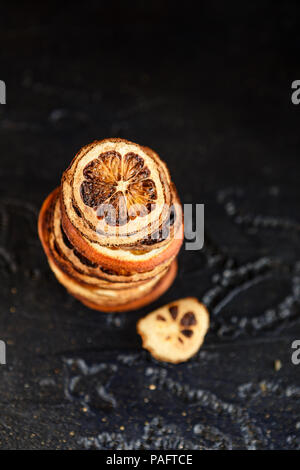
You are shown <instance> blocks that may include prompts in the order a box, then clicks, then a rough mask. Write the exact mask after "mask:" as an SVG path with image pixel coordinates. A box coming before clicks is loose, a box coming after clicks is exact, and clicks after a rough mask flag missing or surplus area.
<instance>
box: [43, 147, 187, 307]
mask: <svg viewBox="0 0 300 470" xmlns="http://www.w3.org/2000/svg"><path fill="white" fill-rule="evenodd" d="M38 229H39V236H40V239H41V242H42V245H43V247H44V250H45V253H46V255H47V258H48V261H49V264H50V267H51V269H52V270H53V272H54V274H55V275H56V277H57V279H58V280H59V281H60V282H61V283H62V284H63V285H64V286H65V287H66V288H67V290H68V291H69V292H70V293H71V294H72V295H74V296H75V297H76V298H78V299H79V300H81V301H82V302H83V303H84V304H86V305H87V306H89V307H91V308H94V309H97V310H102V311H126V310H133V309H137V308H139V307H142V306H143V305H146V304H148V303H150V302H152V301H154V300H155V299H157V298H158V297H159V296H160V295H161V294H162V293H163V292H165V291H166V290H167V289H168V288H169V287H170V285H171V284H172V282H173V280H174V278H175V276H176V272H177V262H176V256H177V254H178V251H179V249H180V247H181V244H182V241H183V217H182V208H181V204H180V201H179V198H178V195H177V192H176V189H175V186H174V184H173V183H172V181H171V178H170V174H169V171H168V169H167V167H166V165H165V163H164V162H162V160H160V158H159V156H158V155H157V154H156V153H155V152H154V151H153V150H151V149H149V148H147V147H142V146H140V145H138V144H135V143H133V142H129V141H127V140H124V139H105V140H102V141H95V142H93V143H91V144H89V145H87V146H86V147H83V148H82V149H81V150H80V151H79V152H78V154H77V155H76V156H75V158H74V159H73V161H72V162H71V164H70V166H69V168H68V169H67V170H66V171H65V172H64V174H63V177H62V181H61V186H60V187H59V188H57V189H55V190H54V191H53V192H52V193H51V194H50V195H49V196H48V197H47V198H46V200H45V202H44V204H43V206H42V208H41V211H40V215H39V223H38Z"/></svg>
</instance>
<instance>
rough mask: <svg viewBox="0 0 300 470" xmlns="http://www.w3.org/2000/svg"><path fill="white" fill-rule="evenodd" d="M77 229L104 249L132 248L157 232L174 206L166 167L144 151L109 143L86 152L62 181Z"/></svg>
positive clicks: (113, 141) (97, 144)
mask: <svg viewBox="0 0 300 470" xmlns="http://www.w3.org/2000/svg"><path fill="white" fill-rule="evenodd" d="M62 202H63V206H64V209H65V212H66V214H67V216H68V218H69V219H70V221H71V223H73V224H74V226H75V227H76V228H77V229H78V230H80V231H82V232H83V233H84V234H85V235H86V236H87V237H88V238H89V239H90V240H93V241H96V242H100V243H101V244H102V245H105V246H115V247H120V246H124V247H126V246H127V247H128V246H134V245H136V244H137V243H138V242H140V241H141V240H142V239H144V238H147V237H148V236H149V234H151V233H152V232H154V231H155V230H159V229H160V228H161V227H162V226H163V224H164V223H165V222H166V220H167V218H168V217H169V210H170V206H171V205H172V193H171V182H170V176H169V173H168V170H167V168H166V165H165V164H164V163H163V162H162V161H161V160H160V159H159V157H158V155H157V154H155V153H154V152H153V151H151V150H150V149H148V148H146V147H141V146H140V145H137V144H134V143H132V142H128V141H126V140H123V139H105V140H102V141H96V142H93V143H92V144H90V145H88V146H86V147H84V148H83V149H81V150H80V152H79V153H78V154H77V155H76V157H75V159H74V160H73V162H72V163H71V165H70V167H69V168H68V169H67V170H66V171H65V173H64V175H63V179H62Z"/></svg>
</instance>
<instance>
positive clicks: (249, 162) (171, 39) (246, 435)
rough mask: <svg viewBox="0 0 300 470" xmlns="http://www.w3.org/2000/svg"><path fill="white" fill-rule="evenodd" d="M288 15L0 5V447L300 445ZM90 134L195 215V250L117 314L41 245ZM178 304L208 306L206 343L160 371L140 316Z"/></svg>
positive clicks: (298, 228)
mask: <svg viewBox="0 0 300 470" xmlns="http://www.w3.org/2000/svg"><path fill="white" fill-rule="evenodd" d="M296 5H297V4H296V3H291V2H290V3H288V2H282V3H279V2H266V1H259V2H258V1H254V2H247V3H244V2H243V3H240V2H239V3H236V4H235V3H231V2H216V1H209V2H208V1H206V2H203V3H199V4H198V5H197V8H196V7H195V4H194V3H190V2H184V3H181V4H177V2H171V1H170V2H167V1H161V2H120V3H111V2H109V3H108V2H104V3H102V2H92V3H88V2H80V3H76V2H64V3H63V5H62V2H51V3H49V4H47V3H45V4H38V3H33V2H26V3H24V4H22V3H21V2H20V3H19V4H18V3H15V4H13V3H11V2H10V3H8V4H7V6H5V4H3V3H1V14H0V38H1V40H0V43H1V52H0V59H1V62H0V64H1V69H0V71H1V76H0V79H1V80H4V81H5V82H6V86H7V104H6V105H1V106H0V142H1V171H0V222H1V231H0V275H1V297H0V302H1V303H0V338H1V339H3V340H5V341H6V343H7V365H6V366H0V377H1V378H0V416H1V419H0V443H1V444H0V445H1V448H4V449H6V448H22V449H40V448H44V449H54V448H55V449H62V448H63V449H81V448H99V449H117V448H128V449H135V448H136V449H142V448H145V449H163V448H165V449H198V448H200V449H201V448H205V449H211V448H225V449H227V448H263V449H272V448H273V449H278V448H280V449H283V448H285V449H296V448H298V449H299V448H300V437H299V432H300V431H299V430H300V406H299V398H300V384H299V373H300V365H299V366H298V367H297V366H295V365H293V364H292V362H291V353H292V349H291V343H292V341H293V340H295V339H300V322H299V312H300V263H299V261H300V258H299V255H300V246H299V233H300V225H299V193H300V191H299V135H300V133H299V124H300V106H299V107H298V106H295V105H293V104H292V101H291V93H292V90H291V83H292V82H293V81H294V80H296V79H300V70H299V14H300V13H299V9H297V6H296ZM105 137H123V138H127V139H129V140H133V141H136V142H138V143H140V144H145V145H148V146H150V147H152V148H154V149H155V150H156V151H157V152H158V153H159V154H160V156H161V157H162V158H163V159H164V160H165V161H166V162H167V164H168V166H169V168H170V170H171V174H172V177H173V180H174V181H175V183H176V185H177V187H178V190H179V193H180V196H181V199H182V202H184V203H194V204H196V203H204V204H205V247H204V249H203V250H201V251H199V252H193V251H186V250H184V249H183V250H182V252H181V254H180V258H179V261H180V271H179V275H178V278H177V279H176V282H175V283H174V285H173V287H172V288H171V289H170V290H169V291H168V293H167V294H165V295H164V296H163V297H162V298H161V299H159V300H158V301H157V302H156V303H155V304H153V305H152V306H149V307H147V308H145V309H143V310H140V311H137V312H134V313H129V314H115V315H107V314H101V313H98V312H93V311H91V310H88V309H87V308H85V307H83V306H82V305H81V304H80V303H78V302H77V301H75V300H74V299H72V298H71V297H70V296H69V295H68V294H67V293H66V292H65V290H64V288H63V287H61V286H60V285H59V284H58V282H57V281H56V280H55V278H54V276H53V275H52V273H51V272H50V269H49V267H48V265H47V261H46V259H45V256H44V253H43V251H42V249H41V246H40V243H39V241H38V238H37V232H36V216H37V213H38V209H39V207H40V206H41V204H42V201H43V199H44V198H45V197H46V195H47V194H48V193H49V192H50V191H51V190H52V189H53V188H54V187H56V186H58V185H59V181H60V176H61V173H62V172H63V170H64V169H65V168H66V167H67V165H68V164H69V162H70V161H71V159H72V158H73V156H74V154H75V153H76V152H77V151H78V150H79V148H80V147H81V146H83V145H85V144H87V143H88V142H90V141H92V140H94V139H101V138H105ZM184 296H197V297H198V298H199V299H202V300H203V301H204V302H205V303H206V305H207V306H208V309H209V311H210V313H211V329H210V332H209V334H208V335H207V337H206V341H205V344H204V346H203V348H202V349H201V350H200V352H199V353H198V355H197V356H196V357H195V358H193V359H192V360H191V361H190V362H188V363H186V364H182V365H179V366H172V365H168V364H163V363H158V362H155V361H154V360H153V359H152V358H151V357H150V356H149V354H148V353H147V352H145V351H143V350H142V349H141V343H140V339H139V337H138V336H137V334H136V332H135V324H136V321H137V319H138V318H139V317H141V316H142V315H144V314H145V313H147V312H149V311H151V309H152V308H154V307H158V306H160V305H162V304H163V303H166V302H168V301H171V300H174V299H176V298H180V297H184ZM275 361H277V362H276V364H277V365H278V364H280V365H281V368H280V370H276V368H275ZM278 361H280V363H279V362H278ZM278 368H279V367H277V369H278Z"/></svg>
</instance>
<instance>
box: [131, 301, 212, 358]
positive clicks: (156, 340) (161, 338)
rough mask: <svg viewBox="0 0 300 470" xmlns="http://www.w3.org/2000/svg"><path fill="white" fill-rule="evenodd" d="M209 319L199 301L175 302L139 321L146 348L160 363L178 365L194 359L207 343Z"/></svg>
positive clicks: (138, 328) (138, 327) (140, 332)
mask: <svg viewBox="0 0 300 470" xmlns="http://www.w3.org/2000/svg"><path fill="white" fill-rule="evenodd" d="M208 327H209V315H208V312H207V310H206V308H205V306H204V305H203V304H201V303H200V302H199V301H198V300H197V299H196V298H194V297H188V298H185V299H180V300H177V301H175V302H171V303H170V304H168V305H165V306H164V307H161V308H159V309H158V310H155V311H154V312H152V313H150V314H149V315H147V316H146V317H145V318H142V319H141V320H139V322H138V324H137V332H138V333H139V334H140V335H141V337H142V340H143V347H144V348H145V349H147V350H148V351H150V353H151V354H152V356H153V357H155V358H156V359H158V360H160V361H167V362H172V363H174V364H177V363H179V362H184V361H186V360H188V359H189V358H190V357H192V356H193V355H194V354H196V352H197V351H198V350H199V348H200V346H201V345H202V343H203V340H204V336H205V334H206V332H207V330H208Z"/></svg>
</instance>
